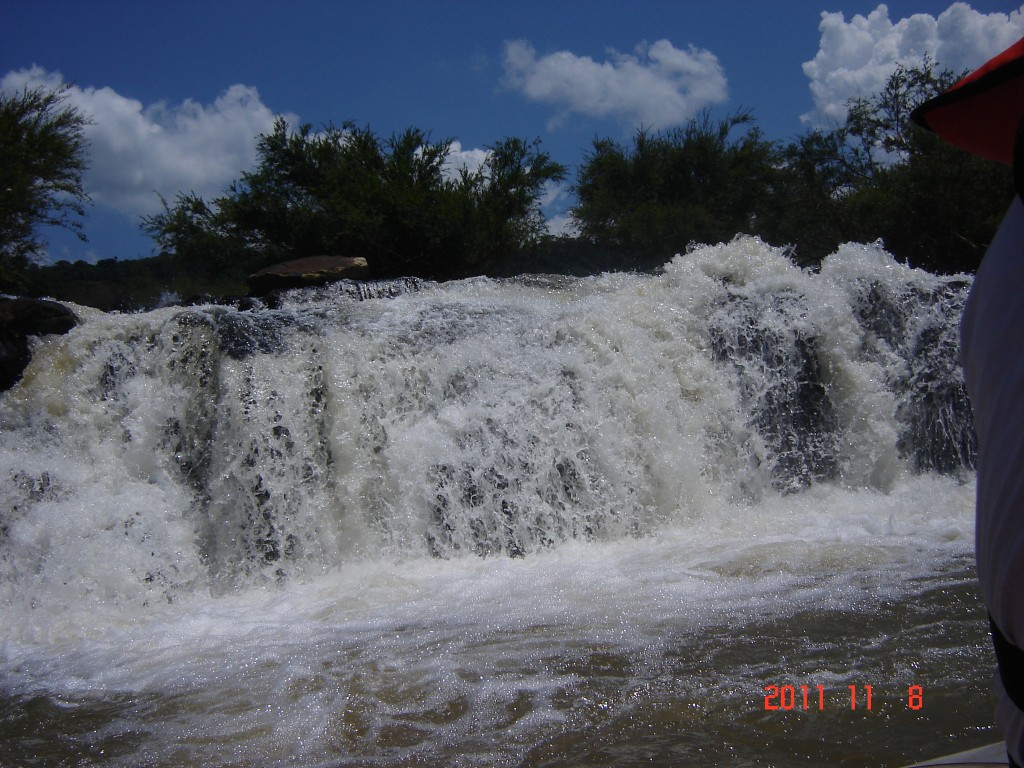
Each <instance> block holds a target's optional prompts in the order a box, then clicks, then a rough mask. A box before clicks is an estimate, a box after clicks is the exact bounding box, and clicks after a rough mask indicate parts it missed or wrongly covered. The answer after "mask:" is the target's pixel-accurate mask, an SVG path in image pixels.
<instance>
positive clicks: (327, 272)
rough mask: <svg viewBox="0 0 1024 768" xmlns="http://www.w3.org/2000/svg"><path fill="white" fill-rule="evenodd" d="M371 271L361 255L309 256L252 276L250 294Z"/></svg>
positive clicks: (355, 276) (358, 276) (357, 276)
mask: <svg viewBox="0 0 1024 768" xmlns="http://www.w3.org/2000/svg"><path fill="white" fill-rule="evenodd" d="M369 274H370V267H369V265H368V264H367V263H366V259H364V258H363V257H361V256H356V257H349V256H309V257H307V258H305V259H295V260H293V261H283V262H281V263H280V264H273V265H271V266H269V267H264V268H263V269H261V270H260V271H259V272H254V273H253V274H251V275H249V293H250V294H251V295H253V296H266V295H267V294H269V293H272V292H274V291H284V290H288V289H290V288H306V287H308V286H312V285H324V284H326V283H333V282H335V281H336V280H362V279H365V278H366V277H368V276H369Z"/></svg>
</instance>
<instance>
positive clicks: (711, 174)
mask: <svg viewBox="0 0 1024 768" xmlns="http://www.w3.org/2000/svg"><path fill="white" fill-rule="evenodd" d="M752 122H753V120H752V118H751V117H750V115H749V114H748V113H746V112H740V113H737V114H734V115H732V116H730V117H728V118H726V119H725V120H723V121H721V122H719V123H717V124H715V123H713V122H712V121H711V119H710V116H709V115H708V113H706V112H705V113H704V114H702V115H701V116H700V117H699V118H696V119H694V120H691V121H690V122H689V123H688V124H687V125H686V126H685V127H683V128H679V129H675V130H672V131H668V132H666V133H658V134H654V135H652V134H651V133H649V132H648V131H646V130H644V129H641V130H638V131H637V132H636V134H635V135H634V137H633V142H632V145H631V146H630V147H628V148H626V147H623V146H622V145H620V144H619V143H617V142H615V141H612V140H611V139H599V140H597V141H595V142H594V145H593V151H592V153H591V154H590V155H589V157H587V158H586V159H585V161H584V163H583V165H582V166H581V167H580V170H579V175H578V178H577V182H576V187H575V189H576V194H577V196H578V198H579V204H578V205H577V206H576V208H575V209H574V210H573V212H572V215H573V218H574V219H575V221H576V224H577V226H578V227H579V230H580V232H581V234H582V235H583V237H584V238H586V239H588V240H589V241H590V242H592V243H594V244H595V245H596V246H598V247H602V248H611V249H615V250H618V251H621V252H623V253H624V254H627V255H630V256H633V257H636V256H647V257H653V258H655V259H661V260H664V258H666V257H667V256H671V255H672V254H673V253H675V252H678V251H681V250H684V249H685V248H686V246H687V245H688V244H690V243H691V242H718V241H720V240H729V239H731V238H732V237H733V236H734V235H735V234H736V233H737V232H750V231H752V230H753V228H754V227H755V225H756V223H757V220H758V218H759V214H760V210H761V205H762V203H763V201H764V200H765V199H766V197H767V193H768V189H769V183H770V180H771V172H772V165H773V163H774V159H775V152H774V148H773V145H772V144H771V143H770V142H768V141H766V140H764V139H763V138H762V136H761V133H760V131H759V130H758V129H757V128H756V127H754V126H753V125H752ZM739 126H747V131H746V132H745V133H744V134H743V135H742V136H741V137H739V138H738V139H737V140H734V141H731V140H730V139H729V136H730V134H731V133H732V132H733V130H734V129H735V128H737V127H739Z"/></svg>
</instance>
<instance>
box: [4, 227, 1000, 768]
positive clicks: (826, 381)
mask: <svg viewBox="0 0 1024 768" xmlns="http://www.w3.org/2000/svg"><path fill="white" fill-rule="evenodd" d="M968 287H969V279H966V278H962V279H961V278H936V277H934V276H930V275H926V274H924V273H921V272H917V271H914V270H910V269H908V268H905V267H902V266H899V265H897V264H895V263H894V262H893V261H892V260H891V259H890V258H889V257H888V256H887V255H886V254H885V253H884V252H883V251H881V250H880V249H879V248H878V247H875V246H845V247H844V248H843V249H841V250H840V251H839V252H838V253H837V254H835V255H833V256H832V257H830V258H829V259H828V260H826V262H825V263H824V264H823V266H822V269H821V271H820V272H819V273H810V272H805V271H801V270H799V269H797V268H795V267H794V266H792V265H791V264H790V263H789V262H788V261H787V260H786V259H785V258H784V256H783V255H782V254H781V253H780V252H779V251H777V250H775V249H772V248H769V247H767V246H765V245H764V244H762V243H761V242H760V241H758V240H756V239H751V238H739V239H737V240H736V241H734V242H732V243H730V244H726V245H720V246H716V247H707V248H698V249H695V250H693V251H692V252H690V253H687V254H685V255H681V256H678V257H676V258H675V259H674V260H673V261H672V262H671V263H670V264H668V265H667V266H666V268H665V270H664V272H663V273H660V274H657V275H608V276H603V277H598V278H589V279H568V278H553V277H535V278H526V279H518V280H510V281H492V280H484V279H480V280H470V281H462V282H457V283H450V284H445V285H435V284H430V283H419V282H416V281H412V280H409V281H402V282H398V283H389V284H364V285H358V284H341V285H337V286H334V287H331V288H326V289H321V290H319V291H306V292H295V293H292V294H290V295H289V296H288V298H287V300H286V301H285V303H284V304H283V305H282V306H281V307H280V308H278V309H274V310H270V309H265V310H249V311H236V310H234V309H230V308H223V307H196V308H187V309H186V308H171V307H169V308H164V309H160V310H156V311H153V312H149V313H142V314H135V315H104V314H102V313H91V312H89V311H88V310H85V309H82V310H81V312H82V315H83V323H82V324H81V325H80V326H79V327H78V328H76V329H75V330H74V331H72V332H71V333H70V334H68V335H67V336H65V337H60V338H51V339H47V340H46V341H44V342H43V343H41V344H40V346H39V348H38V349H37V352H36V355H35V358H34V360H33V363H32V365H31V367H30V368H29V369H28V371H27V373H26V376H25V378H24V380H23V381H22V383H21V384H19V385H18V386H17V387H16V388H14V389H12V390H11V391H9V392H8V393H6V394H5V395H2V396H0V478H2V479H3V483H2V485H0V611H2V613H0V615H2V618H3V621H2V626H0V764H2V765H54V766H56V765H76V766H77V765H82V766H85V765H114V766H199V765H202V766H407V765H423V766H606V765H616V766H632V765H665V766H668V765H673V766H676V765H678V766H704V765H729V766H769V765H771V766H803V765H809V764H810V765H826V764H828V765H849V766H868V765H879V766H883V765H884V766H896V765H901V764H903V763H906V762H911V761H912V760H914V759H918V758H921V757H924V756H927V755H931V754H941V753H943V752H949V751H954V750H957V749H963V748H967V747H970V746H975V745H977V744H979V743H984V742H986V741H993V740H995V739H996V738H998V735H997V734H996V733H995V732H994V731H993V730H992V726H991V722H992V718H991V706H992V702H991V698H990V694H989V682H990V678H991V674H992V663H991V660H990V656H989V650H988V646H987V643H988V640H987V635H986V628H985V621H984V615H985V614H984V609H983V607H982V606H981V603H980V599H979V597H978V594H977V589H976V586H975V577H974V574H973V559H972V550H973V494H974V489H973V485H974V478H973V466H974V460H975V444H974V435H973V429H972V425H971V420H970V410H969V406H968V404H967V401H966V398H965V395H964V391H963V384H962V380H961V377H960V372H959V368H958V366H957V339H956V325H957V321H958V318H959V313H960V309H961V307H962V303H963V300H964V298H965V295H966V291H967V288H968ZM772 707H775V708H772Z"/></svg>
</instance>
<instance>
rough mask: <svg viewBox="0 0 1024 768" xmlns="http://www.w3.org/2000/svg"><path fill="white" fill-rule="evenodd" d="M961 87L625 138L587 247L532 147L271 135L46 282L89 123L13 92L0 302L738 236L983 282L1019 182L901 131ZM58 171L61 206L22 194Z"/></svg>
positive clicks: (352, 131) (915, 70)
mask: <svg viewBox="0 0 1024 768" xmlns="http://www.w3.org/2000/svg"><path fill="white" fill-rule="evenodd" d="M958 77H959V76H958V75H955V74H954V73H952V72H950V71H948V70H944V71H939V70H938V69H937V68H936V65H935V64H934V62H932V61H931V60H930V59H926V60H925V61H924V63H923V64H921V65H918V66H916V67H905V66H899V67H897V68H896V70H895V71H894V72H893V74H892V75H891V76H890V78H889V80H888V81H887V83H886V85H885V87H884V88H883V89H882V90H881V91H880V92H879V93H878V94H876V95H874V96H872V97H870V98H859V99H854V100H852V101H850V102H849V103H848V112H847V117H846V120H845V121H844V122H843V123H842V124H841V125H837V126H834V127H832V128H831V129H830V130H812V131H809V132H807V133H805V134H804V135H802V136H799V137H798V138H796V139H794V140H793V141H790V142H789V143H782V142H777V141H769V140H767V139H765V138H764V136H763V135H762V133H761V131H760V130H759V128H758V127H757V125H756V122H755V120H754V117H753V116H752V114H751V113H750V112H746V111H740V112H736V113H733V114H731V115H729V116H727V117H725V118H724V119H721V120H717V121H716V120H714V119H712V117H711V115H710V113H707V112H705V113H702V114H700V115H698V116H697V117H695V118H693V119H692V120H690V122H689V123H687V124H686V125H685V126H681V127H678V128H674V129H670V130H667V131H664V132H652V131H649V130H646V129H643V128H641V129H638V130H637V131H636V132H635V134H634V135H633V137H632V139H631V140H630V141H629V142H628V143H622V142H618V141H615V140H613V139H608V138H597V139H595V140H594V142H593V144H592V146H591V148H590V149H589V151H587V152H585V153H584V157H583V159H582V162H581V163H580V164H579V168H578V171H577V175H576V179H575V181H574V182H573V183H572V191H573V192H574V194H575V196H576V199H577V202H576V204H575V206H574V207H573V208H572V209H571V210H570V217H571V221H572V225H573V229H574V232H575V233H574V234H571V235H560V236H553V235H551V234H549V233H548V232H547V223H546V221H545V220H544V216H543V214H542V212H541V200H542V198H543V195H544V193H545V192H546V191H547V190H549V189H550V188H551V185H552V184H557V183H559V182H562V181H563V180H564V179H565V178H566V175H567V169H566V167H565V166H563V165H561V164H559V163H557V162H555V161H553V160H552V159H551V157H550V156H549V155H548V154H547V153H546V152H544V151H543V150H542V148H541V142H540V140H539V139H535V140H533V141H532V142H531V141H526V140H523V139H521V138H515V137H512V138H505V139H502V140H501V141H499V142H497V143H496V144H494V145H493V146H491V147H488V154H487V156H486V159H485V160H484V162H483V164H482V165H480V166H479V167H478V168H475V169H471V168H467V167H462V168H454V169H453V168H451V167H450V166H449V165H448V161H449V150H450V148H451V146H452V142H453V140H441V141H434V140H432V139H431V137H430V135H429V133H427V132H424V131H422V130H420V129H417V128H410V129H408V130H406V131H405V132H403V133H400V134H395V135H392V136H391V137H389V138H386V139H385V138H381V137H380V136H378V135H377V134H376V133H375V132H374V131H373V130H372V129H371V128H369V127H359V126H357V125H356V124H355V123H351V122H349V123H345V124H343V125H342V126H341V127H334V126H326V127H324V128H322V129H320V130H316V131H314V129H313V128H312V127H311V126H309V125H304V126H301V127H299V128H298V129H294V130H293V129H292V128H290V127H289V126H288V125H287V124H286V122H285V121H284V120H283V119H279V120H278V121H277V123H276V124H275V126H274V129H273V130H272V131H271V132H270V133H269V134H266V135H262V136H260V137H259V139H258V142H259V143H258V164H257V166H256V168H255V169H253V170H251V171H246V172H242V173H241V176H240V177H239V178H238V179H237V180H236V181H234V182H233V183H232V184H231V185H230V186H229V187H228V189H227V190H226V191H225V193H224V194H223V195H221V196H220V197H217V198H214V199H212V200H204V199H203V198H201V197H199V196H198V195H196V194H194V193H191V192H188V193H186V192H180V193H179V194H178V195H177V197H176V199H175V200H173V201H168V200H163V211H162V212H160V213H158V214H156V215H153V216H149V217H145V218H144V219H143V220H142V222H141V226H142V228H143V230H144V231H146V232H147V233H148V234H149V235H150V236H151V237H152V238H153V240H154V242H155V244H156V246H157V251H158V253H157V255H155V256H152V257H149V258H138V259H124V260H119V259H103V260H101V261H99V262H97V263H96V264H88V263H86V262H84V261H77V262H75V263H69V262H66V261H62V262H58V263H56V264H53V265H48V266H41V265H39V264H37V263H34V262H35V260H36V259H38V257H39V255H40V254H42V253H43V252H44V250H45V243H41V242H39V239H38V235H37V234H36V230H37V225H39V224H53V223H57V224H58V225H60V226H66V227H68V228H70V229H72V230H73V231H76V232H81V223H80V222H79V221H78V220H77V219H75V218H74V217H73V216H72V214H76V215H80V214H81V213H82V212H83V209H82V206H83V204H84V203H86V202H88V196H87V195H86V194H85V193H84V191H83V189H82V187H81V172H82V169H83V167H84V164H83V163H82V157H81V153H82V151H83V150H84V146H83V139H82V127H83V125H85V124H86V123H87V122H88V119H87V118H85V117H83V116H81V115H79V114H77V113H76V112H75V110H74V109H73V108H70V107H67V106H64V105H62V101H63V95H62V94H60V93H57V94H46V93H38V92H26V93H23V94H20V95H18V96H14V97H7V96H4V95H2V94H0V148H3V149H5V150H7V151H6V153H2V152H0V156H3V155H5V154H6V159H0V164H6V165H11V166H12V169H13V170H11V171H10V172H8V173H6V174H5V177H6V178H10V179H17V180H22V181H23V182H24V183H21V186H19V184H11V185H9V187H8V188H7V189H5V190H4V192H3V195H0V198H2V199H0V292H5V293H13V294H20V295H26V296H37V297H39V296H46V297H49V298H53V299H57V300H64V301H71V302H74V303H78V304H84V305H88V306H92V307H96V308H98V309H103V310H108V311H109V310H120V311H132V310H137V309H147V308H152V307H155V306H159V305H161V304H167V303H190V302H194V301H213V302H215V301H226V300H231V299H232V298H233V297H241V296H246V295H250V287H249V282H248V277H249V276H250V275H252V274H253V273H256V272H258V271H259V270H261V269H263V268H265V267H267V266H269V265H272V264H277V263H280V262H286V261H291V260H295V259H303V258H309V257H315V256H316V257H319V256H340V257H346V258H353V259H365V260H366V263H367V265H368V272H367V273H365V274H364V275H363V277H365V278H366V279H388V278H395V277H418V278H424V279H430V280H439V281H444V280H450V279H458V278H463V277H470V276H478V275H484V276H491V277H510V276H515V275H520V274H526V273H557V274H566V275H588V274H596V273H600V272H608V271H650V270H656V269H658V268H659V267H661V266H662V265H663V264H664V263H665V262H667V261H668V260H669V259H670V258H672V256H673V255H675V254H676V253H680V252H684V251H686V250H687V249H688V248H689V246H690V245H691V244H701V243H708V244H714V243H718V242H728V241H731V240H732V239H733V238H734V237H735V236H736V235H738V234H747V235H754V236H756V237H759V238H761V239H762V240H763V241H764V242H766V243H769V244H771V245H774V246H777V247H785V248H786V249H787V253H788V254H789V255H790V257H791V258H792V259H793V260H794V262H796V263H797V264H798V265H799V266H801V267H807V268H812V269H813V268H815V267H816V265H817V264H818V263H819V262H820V261H821V259H823V258H824V257H825V256H827V255H829V254H831V253H833V252H834V251H836V250H837V248H838V247H839V246H840V245H841V244H842V243H845V242H851V241H856V242H875V241H877V240H881V241H882V243H883V244H884V247H885V248H886V249H887V250H888V251H889V252H890V253H891V254H892V255H893V256H894V257H895V258H896V259H897V260H898V261H900V262H903V263H907V264H909V265H911V266H913V267H919V268H922V269H926V270H929V271H932V272H937V273H945V274H951V273H960V272H973V271H974V270H975V269H976V268H977V266H978V264H979V263H980V260H981V258H982V256H983V255H984V252H985V250H986V248H987V246H988V242H989V241H990V239H991V238H992V236H993V235H994V233H995V231H996V229H997V228H998V225H999V221H1000V220H1001V218H1002V215H1003V213H1004V211H1005V209H1006V205H1007V204H1008V201H1009V200H1010V199H1012V196H1013V184H1012V179H1011V173H1010V170H1009V168H1006V167H1004V166H1000V165H996V164H994V163H990V162H986V161H983V160H979V159H977V158H974V157H972V156H970V155H967V154H966V153H963V152H960V151H958V150H956V149H954V148H952V147H950V146H948V145H946V144H944V143H943V142H941V141H940V140H939V139H938V138H937V137H936V136H934V135H933V134H931V133H929V132H928V131H926V130H923V129H921V128H919V127H917V126H916V125H913V124H912V123H911V122H910V119H909V115H910V112H911V111H912V109H913V108H914V107H915V106H916V105H917V104H919V103H921V102H923V101H924V100H926V99H928V98H930V97H931V96H933V95H935V94H937V93H939V92H941V91H943V90H945V89H946V88H947V87H948V86H949V85H950V84H952V83H953V82H955V81H956V80H957V79H958ZM19 99H20V101H19ZM15 108H18V109H20V110H21V111H20V113H19V112H18V110H17V109H15ZM33 109H34V110H35V113H34V115H35V117H33V112H32V110H33ZM19 115H20V116H19ZM40 116H42V117H44V118H49V119H50V120H51V121H52V123H53V127H52V130H51V132H50V133H51V134H55V136H54V135H50V137H49V141H50V144H49V145H46V144H44V143H41V142H39V141H35V142H31V141H28V138H27V136H28V134H27V133H26V131H25V123H26V122H27V121H29V118H32V119H35V125H37V126H38V125H43V126H44V127H45V125H46V123H45V120H44V121H42V122H41V121H40V120H39V119H36V118H38V117H40ZM61 137H63V138H64V140H65V143H64V144H63V145H62V144H61V141H60V139H61ZM45 146H50V147H57V146H59V147H62V148H63V150H64V152H63V154H61V155H59V157H58V158H57V160H55V161H53V162H52V163H51V165H53V164H54V163H55V168H50V169H49V170H48V168H47V164H46V163H45V162H42V160H41V159H40V158H39V157H36V156H33V151H35V152H37V153H38V151H50V150H39V149H38V148H39V147H45ZM33 148H35V150H34V149H33ZM43 159H46V158H43ZM58 171H59V172H60V173H57V172H58ZM48 172H49V173H51V174H54V173H56V176H55V178H56V179H57V182H55V183H54V184H53V185H52V187H51V189H50V192H49V195H48V196H43V197H41V198H36V199H34V200H29V199H28V197H27V196H28V192H27V191H26V190H29V189H32V188H39V187H40V185H39V183H38V180H39V179H40V178H43V177H44V176H45V174H46V173H48ZM33 174H35V176H33ZM33 178H35V179H36V184H35V187H33V184H32V183H30V182H31V181H32V179H33ZM19 189H20V190H21V193H20V194H21V197H20V198H19V197H17V195H18V194H19V192H18V190H19ZM70 203H74V204H73V205H71V204H70Z"/></svg>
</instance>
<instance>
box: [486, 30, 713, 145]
mask: <svg viewBox="0 0 1024 768" xmlns="http://www.w3.org/2000/svg"><path fill="white" fill-rule="evenodd" d="M504 82H505V84H506V85H507V86H508V87H510V88H512V89H514V90H516V91H519V92H520V93H522V94H523V95H524V96H526V97H527V98H528V99H530V100H532V101H538V102H542V103H545V104H551V105H553V106H555V107H556V108H557V110H558V112H557V115H556V116H555V118H554V119H553V120H552V124H551V125H552V127H553V126H556V125H558V124H559V123H560V122H562V121H564V120H565V118H567V117H568V116H569V115H570V114H572V113H574V112H575V113H577V114H581V115H586V116H588V117H600V118H607V117H612V118H617V119H620V120H624V121H626V122H628V123H630V124H632V125H644V126H648V127H651V128H664V127H667V126H671V125H678V124H679V123H683V122H685V121H686V120H688V119H689V118H691V117H692V116H693V115H694V114H695V113H696V112H698V111H699V110H700V109H703V108H704V107H707V106H710V105H712V104H717V103H720V102H722V101H725V99H726V98H727V97H728V89H727V82H726V78H725V73H724V72H723V70H722V67H721V65H720V64H719V63H718V59H717V58H716V57H715V55H714V54H713V53H711V52H710V51H707V50H703V49H699V48H695V47H694V46H692V45H691V46H689V47H688V49H687V50H685V51H684V50H679V49H678V48H676V47H674V46H673V45H672V43H670V42H669V41H668V40H658V41H657V42H655V43H654V44H652V45H649V46H648V45H647V44H646V43H643V44H641V45H640V46H638V47H637V49H636V51H635V52H634V53H633V54H623V53H618V52H616V51H609V60H607V61H603V62H597V61H594V60H593V59H592V58H590V57H589V56H577V55H576V54H574V53H571V52H569V51H557V52H555V53H550V54H547V55H545V56H539V55H538V54H537V51H536V50H535V49H534V48H533V46H531V45H530V44H529V43H528V42H527V41H525V40H513V41H509V42H506V43H505V77H504Z"/></svg>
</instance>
